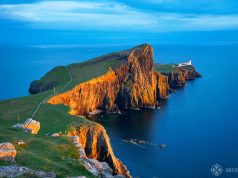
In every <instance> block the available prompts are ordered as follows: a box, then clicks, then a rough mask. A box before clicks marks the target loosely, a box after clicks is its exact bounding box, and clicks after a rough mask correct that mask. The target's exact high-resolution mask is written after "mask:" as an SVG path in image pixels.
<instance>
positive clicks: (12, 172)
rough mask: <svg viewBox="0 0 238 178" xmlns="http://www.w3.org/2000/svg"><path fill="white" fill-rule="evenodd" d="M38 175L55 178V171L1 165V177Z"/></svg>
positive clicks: (39, 177) (41, 177) (42, 177)
mask: <svg viewBox="0 0 238 178" xmlns="http://www.w3.org/2000/svg"><path fill="white" fill-rule="evenodd" d="M20 176H23V177H38V178H55V177H56V175H55V173H53V172H45V171H34V170H31V169H29V168H26V167H21V166H15V165H14V166H2V167H0V177H9V178H10V177H20Z"/></svg>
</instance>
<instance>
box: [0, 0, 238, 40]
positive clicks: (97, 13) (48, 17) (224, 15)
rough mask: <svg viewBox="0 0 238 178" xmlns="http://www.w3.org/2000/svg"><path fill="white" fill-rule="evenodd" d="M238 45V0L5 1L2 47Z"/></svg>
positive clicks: (0, 19)
mask: <svg viewBox="0 0 238 178" xmlns="http://www.w3.org/2000/svg"><path fill="white" fill-rule="evenodd" d="M237 41H238V1H237V0H199V1H198V0H140V1H139V0H121V1H119V0H114V1H113V0H60V1H59V0H58V1H56V0H1V1H0V44H85V43H87V44H88V43H90V44H91V43H93V44H97V43H99V44H101V43H113V44H114V43H138V42H158V43H159V42H161V43H192V42H193V43H194V42H197V43H203V42H207V43H237Z"/></svg>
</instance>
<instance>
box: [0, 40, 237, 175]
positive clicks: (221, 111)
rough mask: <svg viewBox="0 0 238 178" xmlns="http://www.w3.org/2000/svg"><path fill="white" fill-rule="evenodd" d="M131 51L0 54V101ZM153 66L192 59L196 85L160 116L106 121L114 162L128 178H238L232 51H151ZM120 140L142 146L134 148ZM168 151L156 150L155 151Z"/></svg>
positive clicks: (18, 50) (41, 49)
mask: <svg viewBox="0 0 238 178" xmlns="http://www.w3.org/2000/svg"><path fill="white" fill-rule="evenodd" d="M131 46H132V45H126V46H121V45H103V46H97V45H93V46H54V47H52V46H51V47H49V46H37V47H1V48H0V51H1V69H0V75H1V88H0V94H1V95H0V99H5V98H10V97H17V96H21V95H27V89H28V84H29V82H30V81H31V80H33V79H37V78H39V77H40V76H42V74H44V73H45V72H46V71H48V70H49V69H51V68H52V67H54V66H56V65H65V64H69V63H72V62H77V61H83V60H85V59H89V58H92V57H96V56H98V55H101V54H105V53H107V52H112V51H117V50H121V49H127V48H129V47H131ZM153 46H154V51H155V62H160V63H174V62H181V61H184V60H187V59H190V58H191V59H192V61H193V64H194V65H195V66H196V68H197V70H198V71H199V72H200V73H201V74H202V76H203V77H202V78H199V79H196V80H195V81H191V82H188V84H187V85H186V86H185V87H184V88H183V89H180V90H178V91H177V92H175V93H172V94H171V95H170V97H169V99H168V100H167V101H166V102H164V103H163V106H161V108H160V109H156V110H140V111H128V112H127V113H125V114H122V115H111V116H108V115H105V116H104V117H102V118H100V119H98V120H97V121H98V122H100V123H102V124H103V125H104V127H105V128H106V130H107V133H108V135H109V137H110V139H111V144H112V146H113V149H114V152H115V155H116V156H117V157H118V158H119V159H120V160H122V162H123V163H124V164H126V165H127V167H128V169H129V170H130V171H131V173H132V175H133V176H134V177H141V178H150V177H161V178H193V177H194V178H200V177H202V178H205V177H211V178H212V177H214V176H213V175H212V174H211V171H210V169H211V167H212V165H214V164H220V165H221V166H222V168H223V173H222V175H220V177H237V176H238V173H229V172H227V171H226V168H231V167H232V168H238V152H237V150H238V139H237V136H238V95H237V88H238V82H237V77H238V74H237V69H238V59H237V58H238V54H237V51H238V45H231V44H217V45H171V44H170V45H169V44H163V45H153ZM122 139H140V140H145V141H147V142H149V143H150V144H144V145H136V144H130V143H126V142H124V141H122ZM162 143H163V144H166V145H167V147H166V148H165V149H160V148H159V147H158V146H156V144H162Z"/></svg>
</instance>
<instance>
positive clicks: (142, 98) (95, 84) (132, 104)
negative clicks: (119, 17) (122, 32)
mask: <svg viewBox="0 0 238 178" xmlns="http://www.w3.org/2000/svg"><path fill="white" fill-rule="evenodd" d="M114 55H115V53H114ZM111 57H112V58H113V56H111ZM107 60H109V61H110V60H111V59H110V58H108V59H107ZM121 61H123V62H121V63H120V65H119V67H118V68H116V69H114V70H112V69H109V71H108V72H107V73H106V74H104V75H102V76H100V77H97V78H94V79H91V80H89V81H87V82H84V83H81V84H79V85H77V86H75V87H74V88H73V89H72V90H71V91H68V92H65V93H62V94H59V95H56V96H54V97H52V98H50V99H49V100H48V103H50V104H65V105H67V106H69V107H70V114H72V115H86V116H87V115H91V114H93V113H97V112H98V111H105V112H119V110H124V109H134V108H154V107H155V106H156V105H157V103H158V101H160V100H163V99H167V97H168V94H169V91H170V90H171V89H176V88H178V87H182V86H183V85H184V84H185V83H186V80H192V79H195V78H196V77H199V76H200V74H199V73H198V72H197V71H196V70H195V68H194V67H193V66H184V67H174V68H173V67H172V68H173V69H176V71H172V70H171V71H169V72H163V73H159V72H155V71H154V56H153V48H152V47H151V46H150V45H147V44H144V45H140V46H137V47H135V48H132V49H130V50H128V51H127V52H126V53H124V56H123V58H122V59H121ZM171 66H172V65H171Z"/></svg>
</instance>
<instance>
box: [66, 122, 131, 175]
mask: <svg viewBox="0 0 238 178" xmlns="http://www.w3.org/2000/svg"><path fill="white" fill-rule="evenodd" d="M67 135H68V136H71V137H72V136H74V137H75V136H77V137H75V141H76V140H78V142H79V143H80V144H81V145H80V146H82V148H83V149H84V150H85V153H86V156H87V158H89V159H91V158H92V159H96V160H98V161H99V162H106V163H107V164H108V165H109V166H110V168H111V169H112V170H113V174H114V175H120V174H122V175H124V176H126V177H130V174H129V171H128V170H127V168H126V166H124V165H123V164H122V162H121V161H120V160H118V159H117V158H116V157H115V155H114V153H113V150H112V147H111V144H110V140H109V137H108V135H107V133H106V130H105V129H104V128H103V127H102V126H101V125H99V124H90V125H83V126H81V127H78V128H77V127H75V128H74V127H73V128H71V131H70V132H68V134H67ZM86 162H87V164H89V165H91V166H92V164H94V163H95V162H92V160H91V161H90V160H87V161H86ZM100 164H101V163H100ZM98 165H99V163H98ZM96 167H97V166H96ZM99 168H100V166H99ZM104 168H105V169H106V167H105V166H103V167H101V168H100V169H99V172H103V171H104V172H105V170H104ZM100 170H101V171H100ZM107 170H108V169H107ZM107 173H110V171H109V172H107Z"/></svg>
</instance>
